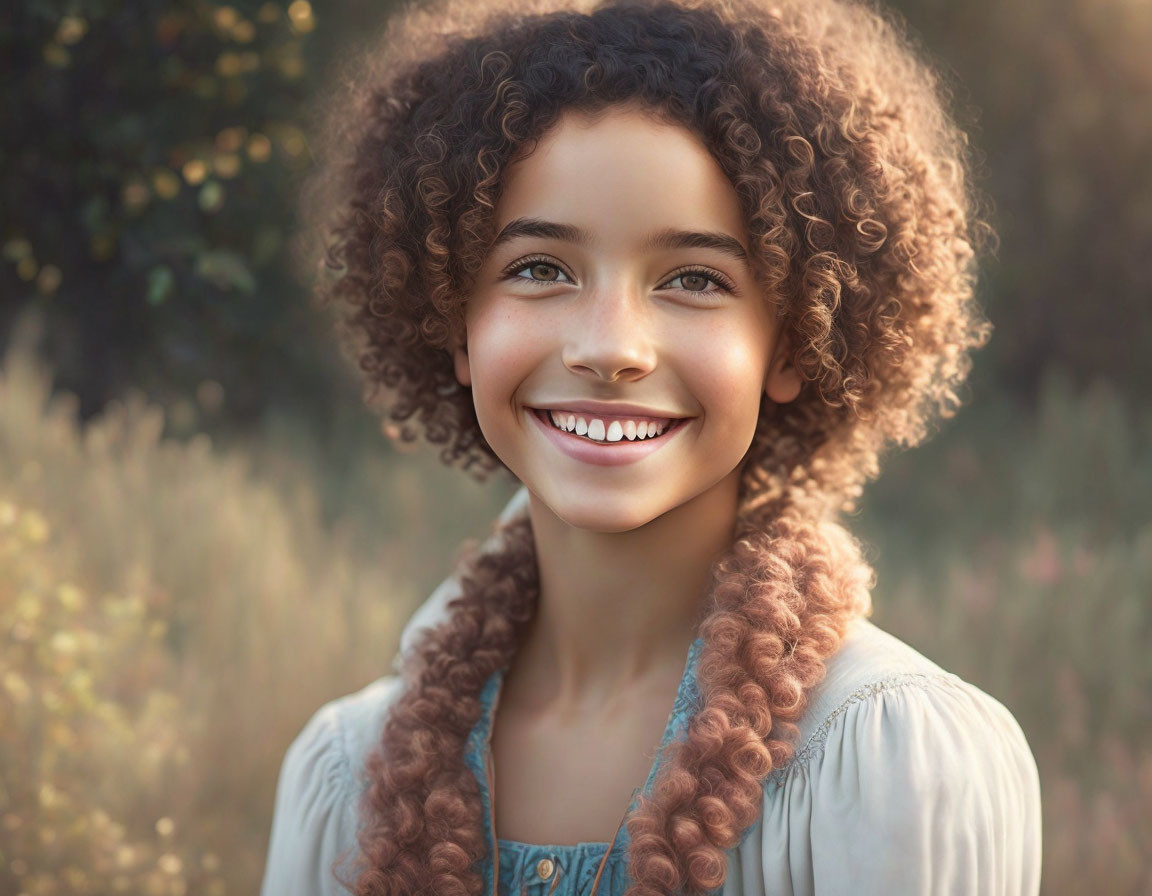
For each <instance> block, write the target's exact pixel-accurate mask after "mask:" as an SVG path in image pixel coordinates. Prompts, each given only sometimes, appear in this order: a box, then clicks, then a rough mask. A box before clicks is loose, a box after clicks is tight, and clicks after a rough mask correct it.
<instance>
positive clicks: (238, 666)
mask: <svg viewBox="0 0 1152 896" xmlns="http://www.w3.org/2000/svg"><path fill="white" fill-rule="evenodd" d="M163 414H164V412H163V411H162V410H161V409H158V408H154V407H149V406H147V405H146V404H145V403H144V402H142V401H141V400H139V399H129V400H126V401H125V402H122V403H119V404H116V405H113V406H112V407H110V408H108V410H107V411H106V413H104V414H103V415H102V416H101V417H99V418H98V419H95V420H93V421H91V422H89V423H88V424H87V425H85V426H83V427H82V426H80V425H79V424H78V422H77V420H76V415H75V407H74V404H73V402H71V401H70V400H69V399H68V398H67V397H57V398H53V397H52V396H51V392H50V379H49V377H48V374H47V372H46V371H44V370H43V369H41V368H40V367H39V366H38V365H37V364H36V362H35V361H34V360H33V356H32V353H31V350H30V349H29V348H27V346H23V347H22V346H21V345H19V344H18V345H17V347H16V348H14V349H13V350H10V351H9V353H8V355H7V357H6V359H5V362H4V367H3V371H2V372H0V638H2V639H3V642H2V643H3V647H2V649H0V892H2V893H27V894H29V896H33V894H49V893H51V894H85V893H87V894H102V893H132V894H136V893H141V894H199V893H204V894H233V893H237V894H238V893H252V892H255V890H256V889H257V887H258V883H259V880H260V875H261V872H262V865H263V860H264V849H265V844H266V838H267V834H268V825H269V820H270V813H271V806H272V796H273V792H274V787H275V778H276V772H277V769H278V766H279V763H280V760H281V758H282V756H283V751H284V749H285V747H286V746H287V744H288V742H289V741H290V740H291V738H292V737H293V736H294V735H295V734H296V732H297V731H298V730H299V728H300V726H301V724H302V723H303V722H304V721H305V719H306V718H307V716H308V715H309V714H310V713H311V712H312V711H313V710H314V709H315V708H316V707H317V706H319V705H320V704H321V703H322V702H324V701H326V700H328V699H330V698H331V697H333V696H336V695H338V694H342V693H346V692H348V691H350V690H352V689H354V688H357V687H359V686H361V685H362V684H364V683H366V682H368V681H370V680H372V679H373V678H375V677H377V676H378V675H380V674H383V673H385V672H387V671H388V665H389V663H390V661H391V658H392V655H393V651H394V647H395V643H396V638H397V635H398V631H399V628H400V625H401V624H402V622H403V621H404V619H405V618H407V614H408V612H409V611H410V609H411V608H412V607H413V606H414V605H415V604H416V602H418V600H419V599H420V598H421V597H422V595H423V593H424V592H425V591H426V585H427V582H429V581H433V580H434V579H435V578H438V577H439V576H440V575H441V574H442V572H443V570H444V569H446V568H447V566H448V565H449V563H450V562H451V555H452V553H453V551H454V549H455V547H456V546H455V540H456V538H457V537H458V531H459V528H460V526H461V523H460V520H459V519H455V520H451V518H453V517H459V516H460V515H461V512H460V509H459V508H460V507H464V508H465V510H466V512H465V513H464V515H465V516H469V515H473V516H474V515H476V514H482V515H483V514H488V513H489V512H490V510H489V508H486V507H485V505H484V503H483V500H489V501H490V507H491V508H492V509H494V508H495V507H496V506H498V505H499V503H500V502H501V501H502V500H503V498H504V495H503V494H495V495H490V496H489V498H487V499H483V500H482V499H480V498H478V497H477V495H479V494H480V492H477V491H475V490H471V491H470V490H469V489H470V488H471V487H470V486H468V485H467V484H465V483H464V481H463V480H462V479H459V478H458V477H457V478H451V479H449V478H446V479H444V480H443V483H441V484H435V485H431V486H429V485H428V484H427V481H426V480H423V479H414V478H413V477H412V476H411V475H410V472H411V470H412V469H413V467H412V466H410V465H408V464H407V463H405V465H403V466H399V465H397V464H395V463H394V462H391V461H382V460H381V457H380V455H381V451H380V447H379V445H378V444H375V443H373V444H367V445H361V446H348V447H347V448H346V450H345V452H344V453H345V456H346V458H348V459H349V460H347V461H346V462H345V463H342V464H341V469H339V470H335V471H334V470H323V469H320V468H319V467H318V464H319V463H320V458H321V457H322V456H323V454H324V453H323V452H322V451H320V450H318V448H317V446H316V445H315V444H312V445H310V444H309V443H308V439H307V438H306V437H305V436H304V435H302V430H300V429H299V428H298V427H295V428H294V427H292V426H287V425H285V427H284V428H282V429H281V430H280V432H279V434H278V435H276V434H274V435H273V436H271V437H270V438H269V439H268V440H267V441H268V444H266V445H264V446H250V447H249V448H247V449H241V448H238V447H232V448H228V449H222V448H220V447H218V446H213V445H212V444H211V443H210V442H209V441H208V440H207V438H205V437H203V436H201V437H196V438H192V439H191V440H184V441H176V440H170V439H165V438H164V437H163V435H162V431H163V424H164V417H163ZM269 446H272V447H269ZM1150 446H1152V413H1150V412H1149V410H1148V409H1141V408H1135V407H1132V406H1129V405H1125V404H1124V403H1123V402H1122V401H1121V400H1120V399H1119V398H1118V397H1116V395H1115V394H1114V393H1113V392H1111V391H1110V390H1108V389H1107V388H1104V387H1101V388H1099V389H1097V390H1094V391H1090V392H1087V393H1077V392H1076V391H1074V390H1072V389H1071V388H1070V387H1068V386H1067V385H1065V384H1063V383H1062V382H1061V381H1060V380H1058V379H1052V380H1050V381H1049V383H1048V386H1047V387H1046V389H1045V391H1044V394H1043V397H1042V400H1041V403H1040V407H1039V409H1038V411H1036V412H1035V413H1024V412H1021V411H1019V410H1018V409H1014V408H1011V407H1009V406H1007V405H1000V404H996V403H995V402H992V403H986V404H984V405H979V406H977V407H976V408H972V409H969V410H966V411H965V412H964V414H963V415H962V416H961V418H960V420H959V421H958V425H956V426H954V427H952V428H951V429H950V431H949V432H948V434H947V435H946V437H942V438H939V439H937V440H936V442H934V443H930V444H929V445H928V446H925V447H924V448H922V449H920V450H918V451H916V452H912V453H911V454H909V455H907V456H903V457H899V458H894V459H893V461H892V463H891V466H890V472H889V473H888V474H887V475H886V476H885V477H884V478H883V479H882V480H881V481H880V482H879V483H877V484H876V485H875V486H874V487H873V488H872V489H871V491H870V493H869V494H868V496H867V497H866V498H865V502H864V504H865V507H866V512H865V513H864V514H863V515H862V516H861V518H860V519H858V520H856V521H855V522H854V526H855V527H856V528H857V529H858V530H859V531H860V532H861V533H862V534H863V535H864V537H865V538H866V540H867V541H868V542H869V543H870V544H871V545H872V548H871V553H872V555H873V559H874V561H875V563H876V565H877V568H878V572H879V585H878V588H877V592H876V595H875V605H876V616H875V619H876V621H877V623H878V624H880V625H881V626H882V627H884V628H887V629H889V630H891V631H893V632H894V633H895V634H897V635H898V636H900V637H902V638H904V639H906V640H907V641H909V642H910V643H912V644H913V645H914V646H916V647H917V648H919V649H920V650H922V651H923V652H924V653H925V654H927V655H928V656H929V657H931V658H933V659H935V660H936V661H938V662H940V663H941V664H942V665H943V666H945V667H946V668H948V669H951V670H953V671H955V672H957V673H958V674H960V675H961V676H963V677H964V678H966V679H968V680H970V681H973V682H974V683H976V684H977V685H979V686H980V687H982V688H984V689H985V690H987V691H989V692H990V693H992V694H993V695H995V696H996V697H997V698H999V699H1000V700H1002V701H1003V702H1004V703H1005V704H1006V705H1007V706H1008V707H1009V708H1010V709H1011V710H1012V711H1013V712H1014V713H1015V715H1016V717H1017V718H1018V719H1019V720H1020V722H1021V724H1022V726H1023V728H1024V730H1025V732H1026V734H1027V736H1028V739H1029V742H1030V743H1031V745H1032V748H1033V750H1034V752H1035V753H1036V756H1037V760H1038V763H1039V766H1040V771H1041V777H1042V786H1043V794H1044V824H1045V830H1044V837H1045V846H1046V848H1045V866H1044V891H1045V892H1046V893H1051V894H1065V893H1069V894H1070V893H1083V892H1090V891H1091V892H1106V893H1109V894H1137V893H1148V892H1150V891H1152V877H1150V875H1149V869H1150V868H1152V811H1150V810H1149V809H1148V807H1149V806H1152V750H1150V749H1149V743H1150V742H1152V739H1150V734H1152V654H1150V652H1149V651H1148V650H1147V645H1148V643H1149V640H1150V636H1152V603H1150V601H1149V597H1150V596H1152V524H1150V522H1149V514H1148V508H1149V507H1152V465H1150V464H1149V463H1148V458H1149V457H1150V456H1152V451H1150V450H1149V448H1150ZM293 452H297V453H298V454H299V456H298V457H293V456H291V455H292V453H293ZM357 458H359V459H357ZM434 463H435V462H434V460H433V461H431V465H434ZM449 481H451V482H457V481H459V486H458V487H459V489H460V491H459V493H458V494H460V495H464V496H465V497H463V498H461V499H460V500H459V501H456V500H454V493H453V492H451V491H450V490H449V486H448V485H446V484H444V483H448V482H449ZM334 496H336V498H335V502H336V503H340V502H342V501H344V500H346V499H347V500H349V501H350V502H352V503H356V504H358V505H359V506H358V511H357V513H358V515H357V517H356V521H355V522H350V521H347V520H346V521H345V522H344V523H343V524H342V525H333V524H332V522H331V513H330V512H325V511H324V510H323V507H324V505H329V506H330V505H331V504H332V503H333V500H334ZM475 518H478V517H475V516H474V519H475ZM483 518H489V517H488V516H484V517H483ZM450 521H451V522H452V524H453V525H455V526H456V527H457V528H456V530H453V531H452V533H451V534H450V535H446V534H444V533H446V532H448V531H449V528H450V527H449V522H450ZM464 525H465V527H466V528H467V527H471V530H472V531H477V528H476V526H475V524H474V521H472V522H467V523H465V524H464ZM405 527H407V531H405ZM414 557H417V558H418V560H419V562H414V560H413V558H414ZM418 567H420V569H422V570H423V571H420V569H418ZM424 567H427V568H424ZM396 570H402V571H403V573H402V574H401V575H397V574H396V572H395V571H396ZM420 576H423V578H424V580H423V581H421V582H420V584H419V585H418V586H416V587H413V586H411V585H408V584H405V583H406V582H409V581H411V580H412V579H413V578H419V577H420Z"/></svg>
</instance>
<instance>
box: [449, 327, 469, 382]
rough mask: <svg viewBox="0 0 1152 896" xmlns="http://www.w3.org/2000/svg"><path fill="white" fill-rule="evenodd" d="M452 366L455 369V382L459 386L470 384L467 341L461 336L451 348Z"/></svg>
mask: <svg viewBox="0 0 1152 896" xmlns="http://www.w3.org/2000/svg"><path fill="white" fill-rule="evenodd" d="M452 366H453V367H454V368H455V369H456V382H458V383H459V384H460V385H461V386H471V385H472V367H471V365H470V364H469V363H468V341H467V338H466V337H463V336H461V337H460V338H459V339H458V340H457V341H456V345H455V347H454V348H453V349H452Z"/></svg>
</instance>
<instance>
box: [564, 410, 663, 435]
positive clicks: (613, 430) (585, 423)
mask: <svg viewBox="0 0 1152 896" xmlns="http://www.w3.org/2000/svg"><path fill="white" fill-rule="evenodd" d="M548 416H549V417H550V418H551V420H552V425H553V426H555V427H556V428H557V429H560V430H563V431H564V432H574V433H576V435H578V436H587V437H588V438H589V439H592V440H594V441H597V442H619V441H621V440H622V439H627V440H628V441H630V442H638V441H640V440H641V439H651V438H654V437H655V436H658V435H661V434H662V433H663V432H664V430H665V429H667V428H668V426H669V425H670V424H671V422H672V421H670V420H669V421H667V422H665V423H664V425H663V426H661V425H660V424H658V423H655V422H652V421H640V422H637V421H635V420H624V421H623V422H621V421H620V420H613V421H612V422H611V423H609V424H605V422H604V421H603V420H600V419H598V418H596V417H593V418H591V419H590V420H589V419H587V418H585V417H578V416H576V415H575V414H569V413H566V412H564V411H559V412H557V411H548Z"/></svg>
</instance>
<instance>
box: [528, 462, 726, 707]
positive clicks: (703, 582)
mask: <svg viewBox="0 0 1152 896" xmlns="http://www.w3.org/2000/svg"><path fill="white" fill-rule="evenodd" d="M738 490H739V471H734V472H733V473H732V474H731V475H730V476H728V477H726V478H725V479H724V480H722V481H721V482H720V483H718V484H717V485H716V486H714V487H712V488H710V489H708V490H707V491H706V492H704V493H702V494H701V495H698V496H697V497H696V498H694V499H693V500H691V501H689V502H687V503H685V504H682V505H680V506H679V507H676V508H674V509H673V510H670V511H668V512H667V513H665V514H663V515H662V516H660V517H658V518H657V519H655V520H652V521H651V522H649V523H648V524H646V525H644V526H642V527H640V528H638V529H634V530H631V531H628V532H619V533H600V532H591V531H588V530H586V529H577V528H575V527H573V526H570V525H568V524H567V523H565V522H564V521H563V520H561V519H560V518H558V517H557V516H556V515H555V514H554V513H552V511H551V510H549V509H548V507H547V506H545V505H544V504H543V503H542V502H541V501H539V500H538V499H537V498H536V497H535V496H532V497H531V499H530V505H529V513H530V516H531V520H532V530H533V538H534V539H535V546H536V559H537V563H538V566H539V570H540V601H539V605H538V608H537V611H536V615H535V617H534V618H533V620H532V622H531V624H530V626H529V629H528V631H527V633H526V635H525V639H524V641H523V643H522V644H521V647H520V649H519V650H518V652H517V657H516V659H515V661H514V665H513V670H511V671H512V672H514V673H515V677H516V679H517V683H518V690H519V691H520V695H521V696H522V697H525V698H526V699H527V700H528V702H529V703H531V704H532V705H534V706H536V707H546V708H547V709H548V710H549V711H555V712H558V713H561V712H563V713H570V714H574V713H579V712H580V711H582V710H583V709H586V708H588V707H594V706H602V705H604V704H605V703H606V702H608V701H610V700H611V699H612V698H613V696H616V695H620V694H623V693H625V692H627V691H630V690H634V689H635V688H637V687H643V686H644V685H645V684H647V683H655V682H658V681H659V682H665V681H667V679H668V678H676V679H678V678H679V677H680V675H681V674H682V672H683V668H684V661H685V658H686V656H687V652H688V647H689V645H690V644H691V642H692V640H693V639H694V638H695V637H696V635H697V627H698V625H699V622H700V620H701V618H702V616H703V612H704V607H705V603H706V601H707V598H708V591H709V586H710V584H711V568H712V565H713V564H714V563H715V561H716V560H717V559H718V558H719V557H720V556H721V555H722V554H723V553H724V552H725V551H727V550H728V548H729V547H730V546H731V544H732V540H733V538H734V534H735V525H736V507H737V498H738Z"/></svg>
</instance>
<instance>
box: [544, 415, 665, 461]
mask: <svg viewBox="0 0 1152 896" xmlns="http://www.w3.org/2000/svg"><path fill="white" fill-rule="evenodd" d="M525 413H527V414H528V416H529V417H531V418H532V420H534V421H535V423H536V425H537V426H539V427H540V428H541V429H542V430H543V431H544V435H545V436H546V437H547V438H548V440H549V441H550V442H552V444H553V445H555V446H556V447H557V448H559V449H560V450H561V451H563V452H564V453H565V454H567V455H568V456H569V457H571V458H574V459H576V460H579V461H583V462H584V463H588V464H597V465H599V466H602V467H618V466H620V465H621V464H630V463H634V462H635V461H638V460H640V459H641V458H644V457H647V456H648V455H649V454H652V453H653V452H654V451H659V450H660V449H661V448H662V447H663V446H664V445H665V444H666V443H667V442H668V440H669V439H673V438H675V437H676V433H678V432H679V431H680V430H681V429H682V428H683V424H684V423H685V422H686V420H677V421H676V422H675V423H673V424H672V425H671V426H669V427H668V429H666V430H664V432H663V433H661V434H660V435H658V436H656V437H655V438H651V439H643V440H641V441H636V442H629V441H626V440H625V439H621V440H620V441H619V442H593V441H592V440H591V439H586V438H584V437H583V436H578V435H576V434H575V433H570V432H565V431H563V430H560V429H557V428H556V427H555V426H553V425H552V424H551V423H548V422H545V421H544V420H542V419H540V414H541V413H544V412H541V411H536V410H533V409H532V408H526V409H525Z"/></svg>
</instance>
